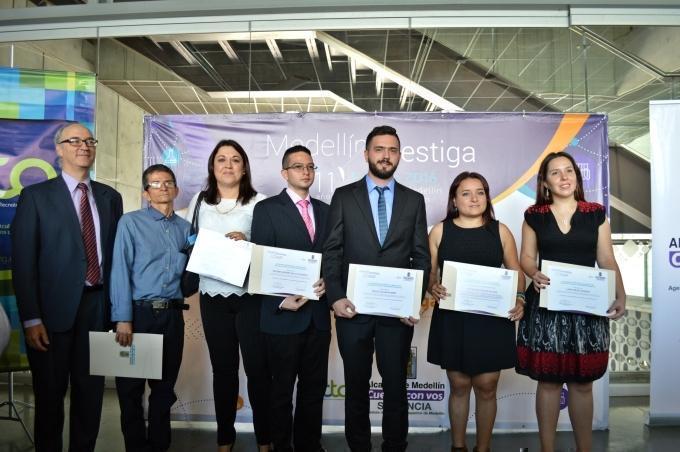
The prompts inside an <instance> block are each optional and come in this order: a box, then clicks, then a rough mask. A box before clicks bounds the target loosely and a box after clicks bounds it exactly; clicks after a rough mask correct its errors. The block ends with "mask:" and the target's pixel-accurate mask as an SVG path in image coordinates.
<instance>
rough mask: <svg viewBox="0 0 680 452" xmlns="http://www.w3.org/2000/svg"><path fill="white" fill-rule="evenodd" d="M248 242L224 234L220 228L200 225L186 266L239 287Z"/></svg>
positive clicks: (247, 263)
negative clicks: (213, 229) (211, 228)
mask: <svg viewBox="0 0 680 452" xmlns="http://www.w3.org/2000/svg"><path fill="white" fill-rule="evenodd" d="M252 246H253V244H252V243H250V242H247V241H245V240H232V239H230V238H229V237H225V235H224V234H223V233H221V232H215V231H211V230H210V229H205V228H203V229H200V230H199V231H198V237H196V243H194V250H193V251H192V252H191V257H190V258H189V263H188V264H187V270H188V271H190V272H194V273H198V274H199V275H201V276H207V277H208V278H213V279H218V280H220V281H223V282H226V283H229V284H233V285H235V286H238V287H243V284H244V282H245V279H246V274H247V273H248V267H250V255H251V248H252Z"/></svg>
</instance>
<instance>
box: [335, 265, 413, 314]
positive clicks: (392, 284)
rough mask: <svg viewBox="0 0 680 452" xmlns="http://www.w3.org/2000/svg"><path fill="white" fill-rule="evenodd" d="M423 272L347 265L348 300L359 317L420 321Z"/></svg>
mask: <svg viewBox="0 0 680 452" xmlns="http://www.w3.org/2000/svg"><path fill="white" fill-rule="evenodd" d="M422 288H423V271H422V270H414V269H405V268H393V267H376V266H373V265H358V264H349V274H348V275H347V298H349V300H350V301H351V302H352V303H353V304H354V307H355V308H356V311H357V312H358V313H359V314H372V315H384V316H390V317H399V318H404V317H413V318H415V319H419V318H420V303H421V301H422Z"/></svg>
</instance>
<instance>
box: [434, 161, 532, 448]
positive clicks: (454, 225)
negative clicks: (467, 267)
mask: <svg viewBox="0 0 680 452" xmlns="http://www.w3.org/2000/svg"><path fill="white" fill-rule="evenodd" d="M429 241H430V253H431V254H432V273H431V274H430V281H429V291H430V293H431V294H432V296H433V297H434V298H435V299H436V300H437V301H439V299H441V298H444V297H445V296H446V295H447V292H446V288H445V287H443V286H442V285H441V284H440V274H439V273H440V270H439V269H441V268H442V267H443V262H444V261H445V260H448V261H456V262H462V263H467V264H475V265H484V266H488V267H501V266H502V265H504V266H505V267H506V268H509V269H513V270H517V271H519V279H518V289H524V274H523V273H522V271H521V270H520V268H519V261H518V258H517V249H516V247H515V240H514V238H513V237H512V234H511V233H510V230H509V229H508V228H507V227H506V226H505V225H504V224H502V223H500V222H498V221H496V220H495V219H494V213H493V207H492V206H491V198H490V196H489V184H488V183H487V181H486V179H484V177H483V176H482V175H480V174H477V173H470V172H464V173H461V174H460V175H458V177H456V179H454V181H453V184H451V188H450V190H449V202H448V211H447V215H446V218H445V219H444V221H443V222H441V223H439V224H437V225H435V226H434V228H432V231H431V232H430V240H429ZM523 306H524V293H523V291H518V298H517V300H516V305H515V307H514V308H513V309H512V310H511V311H510V312H508V318H501V317H494V316H487V315H482V314H471V313H465V312H457V311H450V310H444V309H439V304H438V303H437V304H436V305H435V308H434V312H433V314H432V323H431V326H430V336H429V339H428V346H427V360H428V361H429V362H431V363H433V364H437V365H439V366H441V367H442V369H445V370H446V375H447V377H448V378H449V383H450V385H451V394H450V399H449V418H450V420H451V436H452V440H453V446H452V448H451V450H452V451H466V450H467V448H466V446H465V431H466V428H467V422H468V412H469V406H470V390H472V389H473V390H474V392H475V401H476V409H475V419H476V424H477V446H476V447H475V450H479V451H480V452H482V451H488V450H489V447H490V443H491V433H492V431H493V424H494V421H495V418H496V388H497V386H498V379H499V377H500V371H501V369H508V368H511V367H514V366H515V363H516V351H515V324H514V321H516V320H519V319H520V318H522V314H523V312H524V307H523Z"/></svg>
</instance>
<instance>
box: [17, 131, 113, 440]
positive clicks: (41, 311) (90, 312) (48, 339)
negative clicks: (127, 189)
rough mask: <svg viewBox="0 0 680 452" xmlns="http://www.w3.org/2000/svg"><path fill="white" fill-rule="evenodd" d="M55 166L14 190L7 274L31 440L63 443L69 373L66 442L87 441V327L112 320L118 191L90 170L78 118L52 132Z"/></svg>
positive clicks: (95, 427) (94, 417) (94, 415)
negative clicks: (27, 386) (21, 346)
mask: <svg viewBox="0 0 680 452" xmlns="http://www.w3.org/2000/svg"><path fill="white" fill-rule="evenodd" d="M54 141H55V147H56V152H57V154H58V156H59V158H60V161H61V169H62V172H61V175H60V176H58V177H56V178H54V179H50V180H48V181H45V182H41V183H38V184H35V185H32V186H30V187H26V188H24V189H23V191H22V192H21V195H20V197H19V202H18V204H17V210H16V215H15V217H14V221H13V222H12V226H11V234H12V278H13V284H14V291H15V294H16V299H17V305H18V308H19V316H20V318H21V321H22V323H23V326H24V335H25V337H26V344H27V345H28V347H27V354H28V361H29V364H30V366H31V372H32V377H33V393H34V396H35V448H36V450H37V451H38V452H40V451H61V450H62V430H63V426H64V397H65V395H66V390H67V388H68V386H69V381H70V383H71V395H70V417H69V419H70V432H69V450H70V451H93V450H94V447H95V442H96V439H97V434H98V432H99V421H100V417H101V409H102V398H103V392H104V377H100V376H90V369H89V332H90V331H106V330H108V329H109V322H108V320H107V319H108V313H109V312H110V308H109V301H108V300H109V298H108V287H107V286H108V283H109V271H110V267H111V253H112V249H113V242H114V236H115V232H116V226H117V223H118V219H119V218H120V216H121V215H122V213H123V202H122V199H121V196H120V194H119V193H118V192H117V191H116V190H114V189H112V188H111V187H108V186H106V185H104V184H100V183H98V182H95V181H92V180H90V177H89V172H90V168H91V167H92V164H93V163H94V159H95V155H96V146H97V140H95V139H94V138H93V136H92V133H91V132H90V131H89V130H88V129H87V128H86V127H84V126H83V125H81V124H68V125H66V126H64V127H62V128H60V129H59V130H58V131H57V133H56V135H55V140H54Z"/></svg>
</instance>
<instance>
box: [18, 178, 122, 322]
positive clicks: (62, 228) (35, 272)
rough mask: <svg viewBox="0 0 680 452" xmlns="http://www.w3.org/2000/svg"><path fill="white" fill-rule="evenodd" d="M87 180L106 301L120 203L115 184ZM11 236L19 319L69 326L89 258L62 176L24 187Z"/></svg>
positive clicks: (82, 284)
mask: <svg viewBox="0 0 680 452" xmlns="http://www.w3.org/2000/svg"><path fill="white" fill-rule="evenodd" d="M90 184H91V186H92V194H93V195H94V199H95V202H96V204H97V212H98V213H99V225H100V236H101V239H100V240H101V250H102V257H101V260H102V271H103V273H102V275H103V279H104V293H105V298H106V300H107V302H108V301H109V297H108V293H109V291H108V285H109V273H110V269H111V254H112V251H113V241H114V237H115V233H116V226H117V224H118V219H119V218H120V216H121V215H122V214H123V201H122V199H121V196H120V194H119V193H118V192H117V191H116V190H114V189H113V188H111V187H109V186H107V185H104V184H100V183H98V182H95V181H91V182H90ZM11 234H12V279H13V284H14V292H15V294H16V299H17V305H18V307H19V317H20V318H21V321H22V322H23V321H26V320H30V319H41V320H42V322H43V324H44V325H45V327H46V328H47V329H48V331H54V332H63V331H67V330H69V329H70V328H71V327H72V326H73V323H74V321H75V318H76V313H77V311H78V305H79V304H80V298H81V295H82V293H83V287H84V286H85V271H86V268H87V259H86V257H85V245H84V244H83V237H82V234H81V229H80V223H79V222H78V215H77V213H76V210H75V207H74V205H73V201H72V200H71V195H70V193H69V191H68V188H67V186H66V182H64V179H63V178H62V177H61V176H59V177H56V178H54V179H50V180H48V181H45V182H41V183H38V184H35V185H31V186H29V187H26V188H24V189H23V190H22V192H21V195H20V196H19V202H18V204H17V210H16V215H15V216H14V220H13V221H12V226H11ZM110 311H111V310H110V309H109V308H107V309H106V312H110Z"/></svg>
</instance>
